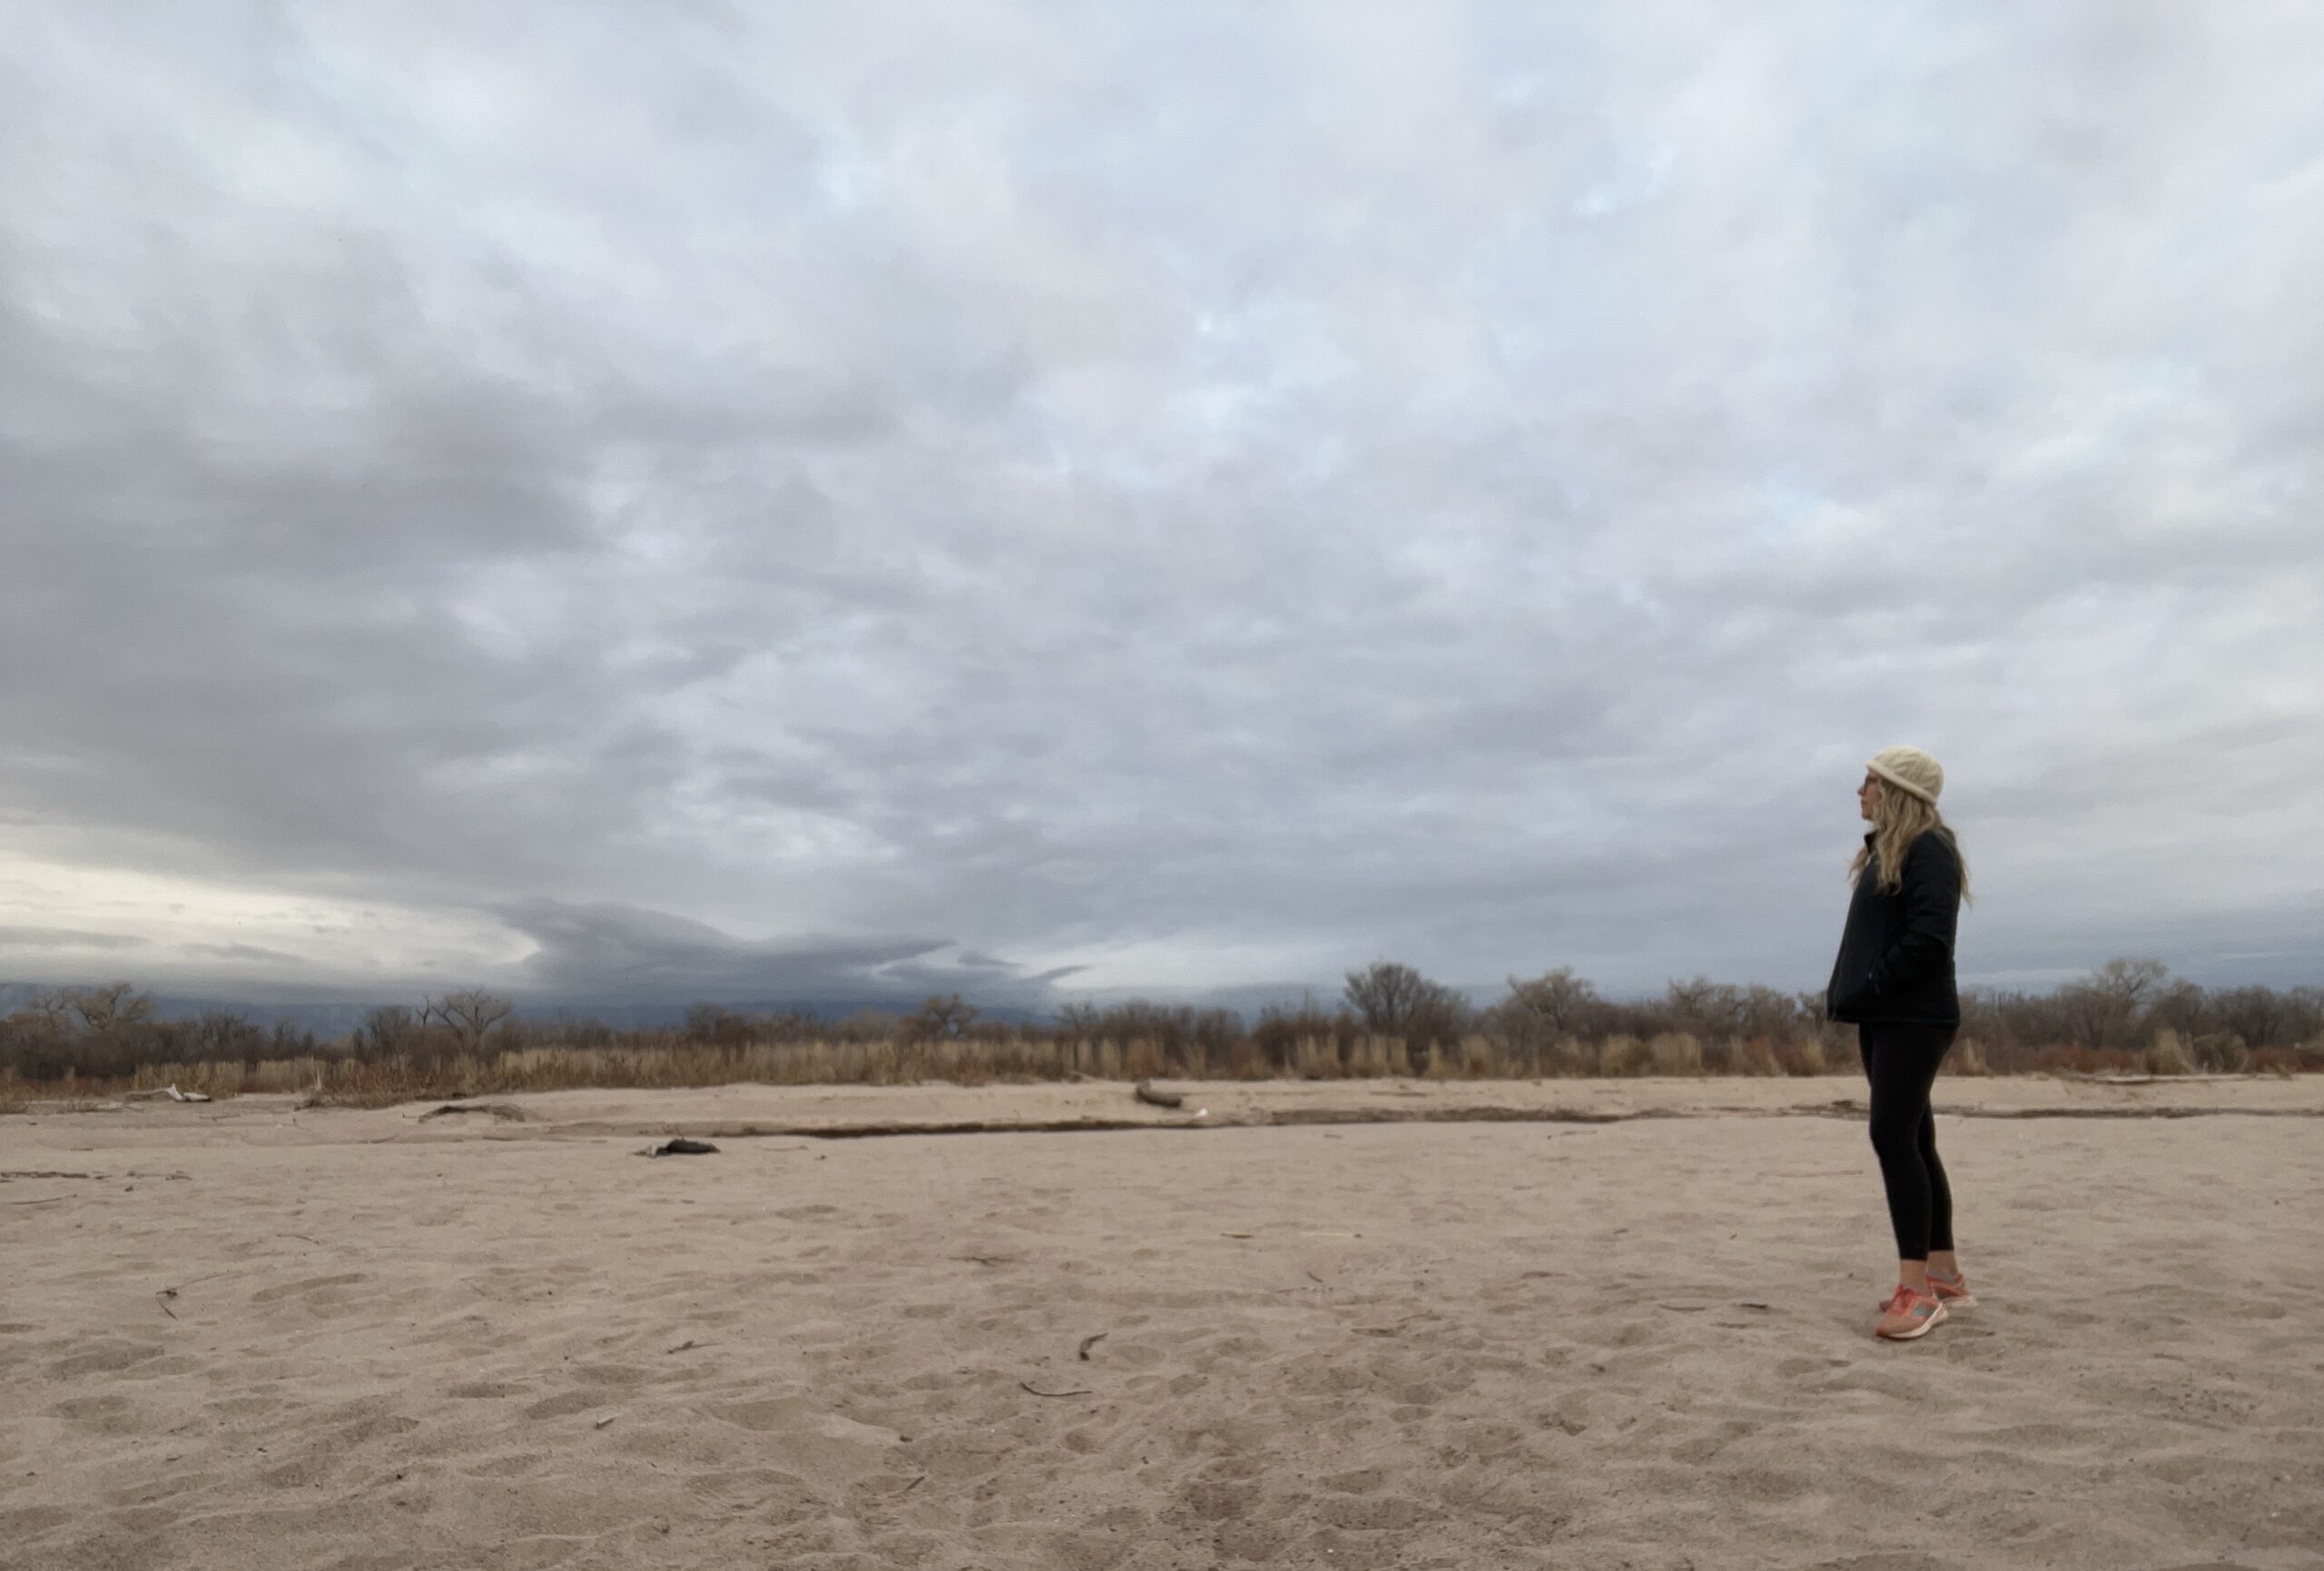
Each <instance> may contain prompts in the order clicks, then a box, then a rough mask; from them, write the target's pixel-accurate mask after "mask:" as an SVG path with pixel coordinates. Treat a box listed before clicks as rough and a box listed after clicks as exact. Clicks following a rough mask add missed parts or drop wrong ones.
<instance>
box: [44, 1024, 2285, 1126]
mask: <svg viewBox="0 0 2324 1571" xmlns="http://www.w3.org/2000/svg"><path fill="white" fill-rule="evenodd" d="M1853 1061H1854V1054H1853V1053H1849V1052H1846V1050H1845V1048H1842V1047H1839V1046H1837V1045H1835V1044H1833V1043H1830V1042H1827V1041H1825V1040H1824V1039H1821V1038H1818V1037H1813V1036H1810V1037H1804V1038H1799V1039H1796V1040H1791V1041H1776V1040H1769V1039H1767V1038H1753V1039H1749V1040H1747V1041H1743V1042H1732V1043H1728V1042H1719V1043H1714V1044H1712V1046H1711V1048H1710V1049H1709V1050H1707V1049H1706V1046H1705V1044H1704V1043H1703V1042H1701V1041H1700V1040H1699V1039H1698V1038H1696V1037H1694V1036H1692V1035H1689V1034H1687V1033H1679V1032H1671V1033H1662V1034H1659V1035H1657V1036H1655V1037H1653V1038H1652V1039H1651V1040H1641V1039H1640V1038H1639V1037H1635V1036H1619V1035H1618V1036H1611V1037H1609V1038H1607V1039H1606V1040H1605V1041H1603V1042H1587V1041H1582V1040H1579V1039H1577V1038H1574V1037H1571V1036H1565V1037H1560V1038H1557V1039H1555V1040H1554V1041H1552V1042H1549V1043H1548V1044H1546V1045H1542V1046H1539V1047H1537V1048H1535V1049H1533V1050H1531V1051H1530V1052H1521V1051H1519V1050H1517V1049H1515V1048H1513V1047H1512V1046H1511V1045H1509V1044H1508V1043H1505V1042H1499V1041H1497V1040H1495V1039H1493V1038H1491V1037H1487V1036H1482V1035H1472V1036H1469V1037H1466V1038H1464V1039H1463V1040H1462V1042H1460V1043H1459V1044H1458V1045H1457V1046H1452V1047H1445V1048H1440V1049H1436V1050H1433V1051H1431V1050H1425V1049H1423V1050H1420V1051H1414V1050H1413V1049H1412V1048H1410V1047H1408V1046H1407V1044H1406V1043H1405V1042H1403V1041H1401V1040H1399V1039H1397V1038H1394V1037H1357V1038H1355V1039H1354V1040H1353V1041H1350V1042H1342V1041H1340V1040H1336V1039H1334V1038H1333V1037H1330V1036H1318V1037H1303V1038H1300V1039H1298V1040H1296V1041H1295V1042H1291V1043H1289V1044H1287V1045H1286V1044H1278V1045H1277V1046H1276V1047H1275V1049H1274V1050H1273V1051H1272V1052H1262V1051H1261V1049H1260V1048H1259V1047H1258V1046H1257V1045H1256V1044H1255V1043H1254V1042H1250V1041H1249V1040H1247V1039H1246V1040H1245V1041H1243V1042H1237V1043H1235V1044H1233V1045H1232V1046H1231V1047H1228V1048H1226V1049H1224V1050H1222V1051H1220V1052H1215V1053H1213V1054H1211V1055H1209V1056H1208V1057H1207V1058H1203V1057H1201V1056H1200V1055H1196V1058H1195V1059H1194V1060H1193V1061H1189V1059H1188V1057H1187V1055H1185V1054H1174V1053H1171V1052H1165V1051H1164V1050H1163V1049H1162V1048H1161V1047H1160V1046H1157V1043H1155V1042H1147V1041H1132V1042H1111V1041H1101V1042H1089V1041H1070V1040H1052V1039H1043V1038H1015V1037H1009V1038H990V1037H986V1038H971V1039H963V1040H934V1041H921V1042H901V1041H889V1042H743V1043H731V1042H730V1043H712V1042H691V1041H686V1040H684V1039H675V1038H667V1037H664V1038H659V1039H649V1040H647V1041H646V1042H643V1043H639V1044H634V1045H626V1046H620V1045H617V1046H611V1047H588V1048H581V1047H536V1048H526V1049H522V1050H517V1051H510V1052H484V1053H479V1054H457V1053H455V1054H435V1055H430V1056H427V1057H387V1058H380V1059H375V1060H371V1061H369V1062H365V1061H359V1060H358V1059H355V1058H353V1057H350V1056H345V1055H330V1056H320V1055H319V1056H310V1057H301V1058H283V1059H267V1060H261V1061H259V1062H251V1063H244V1062H202V1063H162V1064H154V1065H149V1066H147V1067H146V1068H144V1069H142V1070H140V1071H138V1072H136V1073H135V1074H134V1075H133V1076H129V1077H127V1078H122V1079H110V1080H101V1079H94V1078H90V1077H87V1076H80V1077H67V1078H65V1079H63V1080H58V1081H43V1082H37V1083H35V1082H26V1081H24V1080H21V1079H18V1078H15V1076H13V1075H8V1074H5V1073H0V1112H25V1110H26V1109H27V1107H28V1105H31V1104H33V1103H35V1102H36V1103H37V1104H38V1106H39V1107H40V1109H41V1110H42V1111H51V1112H53V1111H62V1110H64V1109H66V1108H69V1107H72V1106H76V1105H94V1104H95V1102H97V1101H99V1100H102V1099H107V1098H116V1097H119V1096H121V1095H122V1094H123V1093H125V1092H139V1091H152V1090H156V1089H158V1088H160V1087H162V1086H166V1085H172V1084H174V1085H176V1086H177V1087H178V1089H179V1090H181V1091H187V1092H202V1093H204V1094H206V1095H208V1096H210V1097H212V1098H213V1099H219V1100H223V1099H225V1098H229V1097H233V1096H241V1095H253V1094H266V1093H272V1094H278V1095H281V1094H291V1095H298V1096H300V1097H302V1098H303V1099H304V1100H305V1102H306V1103H307V1104H308V1105H310V1106H315V1105H325V1104H331V1105H339V1106H358V1107H379V1106H387V1105H390V1104H392V1103H396V1102H410V1101H416V1100H421V1099H430V1098H433V1099H443V1100H449V1099H455V1098H463V1097H477V1096H490V1095H505V1094H508V1093H511V1092H530V1091H569V1090H581V1089H590V1088H606V1089H611V1088H636V1089H646V1090H651V1089H660V1088H683V1087H694V1086H712V1085H730V1084H738V1083H757V1084H766V1085H909V1084H912V1083H915V1082H922V1081H935V1082H950V1083H952V1084H955V1085H986V1084H992V1083H996V1082H999V1083H1030V1082H1040V1081H1063V1080H1073V1079H1091V1080H1108V1081H1137V1080H1145V1079H1150V1078H1167V1077H1174V1076H1175V1077H1180V1078H1228V1079H1237V1080H1269V1079H1295V1080H1369V1079H1381V1078H1387V1077H1408V1076H1413V1075H1415V1074H1422V1075H1425V1076H1427V1077H1429V1078H1431V1079H1438V1080H1450V1079H1472V1080H1538V1079H1542V1078H1567V1077H1581V1076H1600V1075H1602V1076H1612V1077H1618V1078H1634V1077H1638V1076H1643V1075H1658V1076H1698V1075H1703V1074H1738V1075H1811V1074H1821V1073H1827V1072H1831V1071H1832V1070H1834V1069H1836V1068H1840V1069H1845V1068H1851V1067H1853ZM2248 1062H2249V1064H2250V1068H2251V1069H2252V1070H2254V1071H2257V1072H2272V1073H2277V1074H2291V1073H2296V1072H2299V1071H2300V1070H2301V1069H2303V1068H2307V1067H2314V1066H2311V1065H2309V1063H2308V1062H2306V1060H2305V1059H2303V1058H2302V1057H2301V1056H2300V1055H2299V1054H2297V1053H2294V1052H2273V1051H2270V1052H2263V1053H2254V1054H2251V1055H2250V1059H2249V1061H2248ZM2241 1066H2242V1065H2241V1063H2240V1062H2239V1065H2238V1067H2241ZM2005 1067H2006V1069H2007V1070H2008V1071H2011V1072H2033V1073H2057V1072H2065V1073H2091V1072H2123V1071H2137V1070H2144V1071H2146V1072H2150V1073H2159V1074H2184V1073H2189V1072H2193V1071H2194V1070H2196V1069H2200V1068H2202V1067H2203V1064H2202V1062H2201V1059H2200V1058H2199V1057H2198V1056H2196V1055H2194V1054H2192V1053H2191V1052H2190V1050H2189V1048H2188V1047H2187V1046H2186V1045H2185V1044H2183V1043H2181V1042H2180V1040H2179V1039H2178V1038H2177V1037H2176V1036H2175V1035H2173V1034H2172V1033H2169V1032H2164V1033H2160V1034H2159V1035H2158V1037H2157V1039H2156V1041H2155V1042H2154V1044H2153V1045H2152V1046H2151V1047H2149V1048H2147V1049H2145V1050H2143V1051H2141V1052H2122V1051H2107V1052H2093V1051H2092V1050H2089V1049H2084V1048H2052V1049H2046V1050H2043V1051H2042V1052H2037V1053H2033V1054H2012V1055H2011V1062H2009V1063H2008V1064H2007V1065H2006V1066H2005ZM1945 1070H1946V1072H1948V1073H1953V1074H1967V1075H1984V1074H1991V1073H1994V1072H1996V1066H1995V1065H1994V1064H1992V1063H1991V1062H1989V1061H1988V1057H1987V1053H1986V1050H1985V1048H1984V1045H1983V1044H1982V1043H1980V1042H1977V1041H1975V1040H1974V1039H1971V1038H1963V1039H1962V1040H1961V1042H1959V1043H1958V1045H1956V1046H1955V1049H1954V1051H1953V1052H1952V1053H1951V1054H1949V1055H1948V1057H1947V1060H1946V1062H1945Z"/></svg>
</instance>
